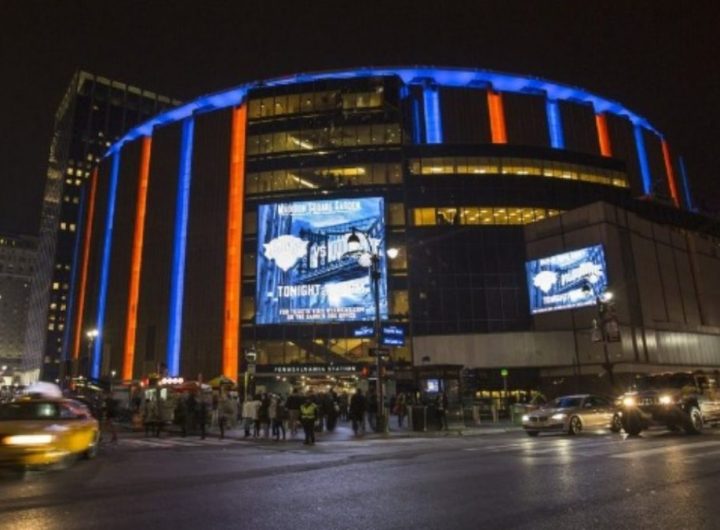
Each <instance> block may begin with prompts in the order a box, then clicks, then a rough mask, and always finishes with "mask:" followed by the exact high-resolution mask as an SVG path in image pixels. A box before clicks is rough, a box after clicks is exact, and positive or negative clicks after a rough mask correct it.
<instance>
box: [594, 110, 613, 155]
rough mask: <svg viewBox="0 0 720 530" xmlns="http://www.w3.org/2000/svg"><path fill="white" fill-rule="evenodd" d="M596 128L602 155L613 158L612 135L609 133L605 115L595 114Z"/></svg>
mask: <svg viewBox="0 0 720 530" xmlns="http://www.w3.org/2000/svg"><path fill="white" fill-rule="evenodd" d="M595 128H596V129H597V135H598V144H600V154H601V155H602V156H612V146H611V145H610V134H609V133H608V127H607V118H605V114H595Z"/></svg>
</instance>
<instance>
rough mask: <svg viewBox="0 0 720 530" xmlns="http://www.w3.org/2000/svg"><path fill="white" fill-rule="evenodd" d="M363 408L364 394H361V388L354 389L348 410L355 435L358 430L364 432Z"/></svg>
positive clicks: (364, 405) (364, 402) (364, 404)
mask: <svg viewBox="0 0 720 530" xmlns="http://www.w3.org/2000/svg"><path fill="white" fill-rule="evenodd" d="M365 408H366V401H365V396H363V393H362V390H360V389H359V388H358V389H357V390H356V391H355V394H353V396H352V397H351V398H350V407H349V411H348V412H349V414H350V421H351V422H352V429H353V432H354V433H355V436H357V435H358V432H362V433H363V434H365Z"/></svg>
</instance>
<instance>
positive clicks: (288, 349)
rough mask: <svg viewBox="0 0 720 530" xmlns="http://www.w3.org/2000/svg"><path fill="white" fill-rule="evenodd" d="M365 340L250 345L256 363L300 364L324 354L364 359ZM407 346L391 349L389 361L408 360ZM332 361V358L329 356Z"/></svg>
mask: <svg viewBox="0 0 720 530" xmlns="http://www.w3.org/2000/svg"><path fill="white" fill-rule="evenodd" d="M371 343H372V341H371V340H369V339H358V338H348V337H338V338H335V337H334V338H330V339H320V338H315V339H306V340H298V341H297V342H294V341H293V340H292V339H288V340H258V341H254V342H253V344H252V347H253V349H255V351H257V354H258V357H257V362H258V364H289V363H296V364H302V363H305V362H307V361H309V360H317V359H323V358H324V357H326V356H327V354H328V353H332V354H333V355H339V356H341V357H345V358H346V359H347V360H348V361H356V362H367V361H372V360H373V359H372V358H370V357H368V355H369V348H370V347H371V346H372V344H371ZM410 357H411V356H410V349H409V348H408V346H402V347H394V348H393V349H392V359H393V361H395V362H397V361H404V362H410V360H411V358H410ZM329 360H332V359H329Z"/></svg>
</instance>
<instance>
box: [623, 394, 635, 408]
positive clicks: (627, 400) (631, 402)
mask: <svg viewBox="0 0 720 530" xmlns="http://www.w3.org/2000/svg"><path fill="white" fill-rule="evenodd" d="M622 402H623V405H625V406H626V407H634V406H635V405H636V401H635V398H634V397H633V396H627V397H624V398H623V400H622Z"/></svg>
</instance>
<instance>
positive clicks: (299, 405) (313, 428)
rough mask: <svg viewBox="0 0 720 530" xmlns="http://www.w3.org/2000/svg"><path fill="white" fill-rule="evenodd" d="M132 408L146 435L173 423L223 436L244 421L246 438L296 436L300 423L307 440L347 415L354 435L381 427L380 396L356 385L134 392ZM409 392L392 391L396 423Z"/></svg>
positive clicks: (201, 433) (388, 406)
mask: <svg viewBox="0 0 720 530" xmlns="http://www.w3.org/2000/svg"><path fill="white" fill-rule="evenodd" d="M132 405H133V409H134V411H135V413H136V416H139V418H141V421H142V425H143V427H144V431H145V436H155V437H159V436H160V435H161V432H162V431H163V430H165V429H166V428H167V426H169V425H174V426H175V430H179V433H180V434H181V435H182V436H188V435H191V434H199V436H200V437H201V438H205V437H206V436H207V432H208V430H210V429H217V430H218V431H219V436H220V438H224V437H225V433H226V431H227V430H228V429H234V428H236V427H238V426H240V427H241V428H242V430H243V432H244V437H245V438H252V439H256V440H273V441H276V442H279V441H284V440H287V439H294V438H296V437H297V435H298V433H299V432H300V430H301V429H302V432H303V433H304V443H305V444H307V445H312V444H314V443H315V434H316V433H318V432H333V431H334V430H335V428H336V426H337V424H338V422H339V421H344V422H345V421H349V422H351V424H352V429H353V432H354V434H355V435H356V436H362V435H364V434H365V433H366V425H367V427H368V428H369V429H370V430H371V431H374V430H377V428H378V424H377V418H378V412H379V411H378V400H377V396H376V395H375V394H374V393H370V394H369V395H368V396H365V394H364V393H363V392H362V390H360V389H357V390H356V391H355V393H354V394H352V396H348V395H347V394H344V393H342V394H338V393H336V392H334V391H332V390H331V391H329V392H327V393H317V394H315V393H308V394H303V393H301V392H300V391H299V390H298V389H294V390H293V391H292V392H291V393H290V394H289V395H286V396H285V395H282V394H276V393H270V392H263V393H259V394H255V395H250V396H248V398H247V399H246V400H245V401H244V402H243V401H240V400H239V399H238V398H237V397H233V396H231V395H230V394H228V393H226V392H214V393H213V394H212V396H211V398H210V397H208V396H207V395H203V394H201V393H193V392H190V393H188V394H185V395H181V396H179V397H177V398H176V399H174V400H173V401H172V402H169V401H167V400H157V399H152V398H149V399H145V400H144V401H143V400H142V399H141V398H135V399H134V400H133V403H132ZM408 405H409V403H408V398H407V397H406V396H405V394H402V393H401V394H397V395H394V396H392V397H391V398H390V399H389V400H388V401H386V403H385V407H386V409H388V411H389V412H390V413H391V414H393V415H394V416H396V421H397V426H398V427H399V428H402V427H403V426H404V423H405V420H406V417H407V414H408V408H409V407H408Z"/></svg>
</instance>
